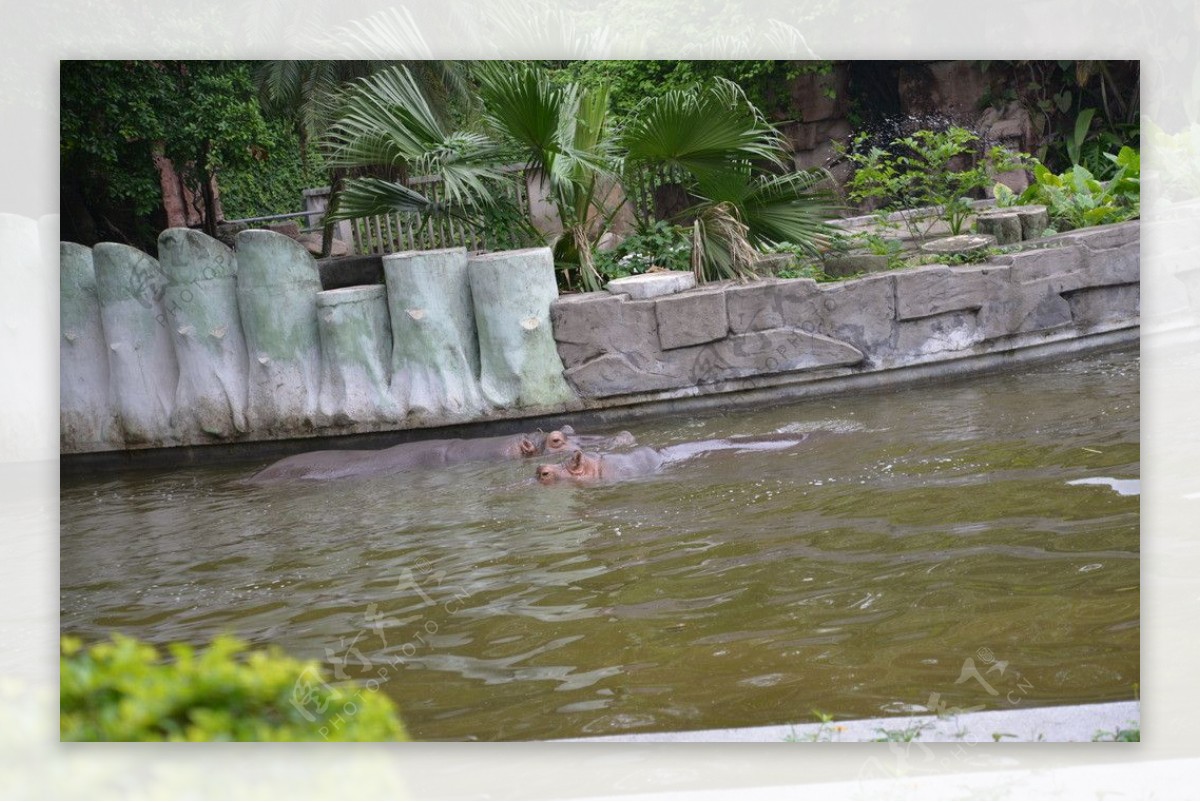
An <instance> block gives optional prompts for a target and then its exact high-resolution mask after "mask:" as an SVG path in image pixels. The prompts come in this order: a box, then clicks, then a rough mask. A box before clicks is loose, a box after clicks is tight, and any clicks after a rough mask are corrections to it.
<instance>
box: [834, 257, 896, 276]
mask: <svg viewBox="0 0 1200 802" xmlns="http://www.w3.org/2000/svg"><path fill="white" fill-rule="evenodd" d="M822 269H823V270H824V271H825V275H827V276H833V277H835V278H844V277H848V276H856V275H859V274H862V273H882V272H883V271H885V270H887V269H888V258H887V257H886V256H880V255H878V254H873V253H855V254H849V255H846V256H830V257H828V258H827V259H825V260H824V262H823V264H822Z"/></svg>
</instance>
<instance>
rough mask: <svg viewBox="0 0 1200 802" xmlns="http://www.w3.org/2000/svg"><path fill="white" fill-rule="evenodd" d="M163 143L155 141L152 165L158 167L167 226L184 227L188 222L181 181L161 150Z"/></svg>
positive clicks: (173, 166)
mask: <svg viewBox="0 0 1200 802" xmlns="http://www.w3.org/2000/svg"><path fill="white" fill-rule="evenodd" d="M163 150H164V144H163V143H162V142H156V143H155V145H154V150H153V159H154V166H155V168H157V169H158V182H159V186H161V187H162V200H163V211H165V212H166V213H167V228H185V227H186V226H187V224H188V210H187V201H186V200H185V199H184V187H183V181H182V180H181V179H180V177H179V172H178V171H177V170H176V169H175V165H174V164H173V163H172V162H171V160H170V159H168V158H167V157H166V154H165V153H164V152H163Z"/></svg>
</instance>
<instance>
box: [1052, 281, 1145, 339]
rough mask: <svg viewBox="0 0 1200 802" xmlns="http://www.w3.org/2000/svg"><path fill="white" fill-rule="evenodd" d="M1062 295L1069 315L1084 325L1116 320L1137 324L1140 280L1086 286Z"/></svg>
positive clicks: (1115, 322)
mask: <svg viewBox="0 0 1200 802" xmlns="http://www.w3.org/2000/svg"><path fill="white" fill-rule="evenodd" d="M1064 297H1065V298H1066V300H1067V303H1068V305H1069V306H1070V308H1071V319H1072V320H1073V321H1074V322H1075V325H1076V326H1080V327H1082V328H1085V329H1086V328H1092V327H1094V326H1103V325H1112V324H1118V323H1128V324H1130V325H1137V323H1138V320H1139V318H1140V314H1141V285H1139V284H1119V285H1114V286H1107V287H1087V288H1085V289H1082V290H1077V291H1075V292H1070V293H1067V294H1066V295H1065V296H1064Z"/></svg>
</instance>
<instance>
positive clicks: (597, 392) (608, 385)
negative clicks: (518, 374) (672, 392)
mask: <svg viewBox="0 0 1200 802" xmlns="http://www.w3.org/2000/svg"><path fill="white" fill-rule="evenodd" d="M563 375H564V377H565V378H566V380H567V382H568V383H569V384H570V385H571V387H572V388H574V390H575V391H576V392H577V393H579V395H581V396H584V397H587V398H605V397H608V396H614V395H629V394H632V393H643V392H651V391H654V390H668V389H673V388H676V387H683V386H685V385H687V384H690V382H689V380H688V379H687V378H686V376H685V375H682V374H681V375H672V374H668V373H666V372H665V371H663V369H662V366H661V365H660V364H659V363H658V362H657V361H656V360H651V359H649V358H647V357H646V356H645V355H644V354H639V353H613V354H602V355H601V356H598V357H596V358H595V359H592V360H590V361H588V362H585V363H583V364H582V365H576V366H574V367H570V368H567V370H566V371H565V372H564V374H563Z"/></svg>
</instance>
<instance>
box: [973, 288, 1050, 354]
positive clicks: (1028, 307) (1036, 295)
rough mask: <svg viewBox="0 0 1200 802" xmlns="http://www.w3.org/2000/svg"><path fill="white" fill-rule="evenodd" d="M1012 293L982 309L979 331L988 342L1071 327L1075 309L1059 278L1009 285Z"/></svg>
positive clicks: (1008, 292) (1005, 294) (1009, 291)
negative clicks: (1060, 289)
mask: <svg viewBox="0 0 1200 802" xmlns="http://www.w3.org/2000/svg"><path fill="white" fill-rule="evenodd" d="M1007 286H1008V291H1007V292H1006V293H1004V294H1003V295H1001V296H999V297H996V298H992V299H989V300H988V302H987V303H986V304H985V305H984V306H983V307H982V308H981V309H980V310H979V317H978V321H979V330H980V333H981V336H982V337H983V338H984V339H994V338H997V337H1005V336H1008V335H1010V334H1020V333H1026V332H1032V331H1049V330H1052V329H1057V328H1061V327H1063V326H1069V325H1071V322H1072V317H1071V306H1070V304H1068V303H1067V301H1066V299H1065V298H1063V296H1062V293H1061V292H1060V291H1059V290H1058V286H1057V282H1056V281H1055V279H1053V278H1051V279H1045V280H1042V281H1030V282H1024V283H1022V282H1018V281H1011V282H1009V283H1008V285H1007Z"/></svg>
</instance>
